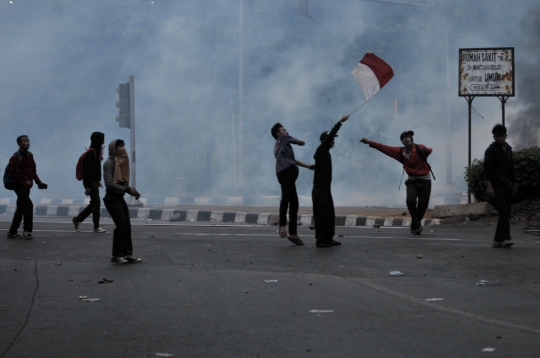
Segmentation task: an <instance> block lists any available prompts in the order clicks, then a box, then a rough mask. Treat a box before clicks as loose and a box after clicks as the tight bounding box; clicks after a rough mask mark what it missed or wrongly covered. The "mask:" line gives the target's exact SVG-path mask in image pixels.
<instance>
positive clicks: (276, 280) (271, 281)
mask: <svg viewBox="0 0 540 358" xmlns="http://www.w3.org/2000/svg"><path fill="white" fill-rule="evenodd" d="M264 282H277V280H264Z"/></svg>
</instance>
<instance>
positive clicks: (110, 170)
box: [103, 139, 131, 195]
mask: <svg viewBox="0 0 540 358" xmlns="http://www.w3.org/2000/svg"><path fill="white" fill-rule="evenodd" d="M117 140H118V139H114V140H113V141H112V142H111V143H109V157H108V158H107V160H106V161H105V163H104V164H103V180H104V181H105V189H106V191H107V193H110V194H117V195H118V194H120V195H124V194H125V193H129V192H130V191H131V187H130V186H129V185H128V183H113V177H114V168H115V167H116V161H115V160H114V156H115V153H116V141H117Z"/></svg>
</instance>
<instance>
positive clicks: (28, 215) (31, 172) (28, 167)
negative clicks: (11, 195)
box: [7, 135, 47, 240]
mask: <svg viewBox="0 0 540 358" xmlns="http://www.w3.org/2000/svg"><path fill="white" fill-rule="evenodd" d="M17 144H18V145H19V150H18V152H16V153H14V154H13V156H12V157H11V159H10V160H9V171H10V174H11V177H12V183H13V190H14V191H15V194H17V209H16V210H15V214H13V221H12V222H11V227H10V228H9V231H8V233H7V237H8V239H20V238H21V235H19V234H17V230H18V229H19V226H20V225H21V221H22V219H23V217H24V224H23V235H22V238H24V239H26V240H30V239H33V236H32V230H33V224H34V223H33V221H34V217H33V215H34V204H33V203H32V200H30V188H32V186H33V185H34V181H35V182H36V184H37V186H38V189H47V184H45V183H43V182H42V181H41V179H39V177H38V175H37V172H36V163H35V162H34V156H33V155H32V153H30V151H29V150H28V149H30V139H28V136H26V135H21V136H19V137H17Z"/></svg>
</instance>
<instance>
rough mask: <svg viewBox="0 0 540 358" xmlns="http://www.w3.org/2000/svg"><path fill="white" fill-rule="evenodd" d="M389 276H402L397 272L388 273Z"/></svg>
mask: <svg viewBox="0 0 540 358" xmlns="http://www.w3.org/2000/svg"><path fill="white" fill-rule="evenodd" d="M390 276H403V274H402V273H401V272H399V271H390Z"/></svg>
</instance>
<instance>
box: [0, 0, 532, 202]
mask: <svg viewBox="0 0 540 358" xmlns="http://www.w3.org/2000/svg"><path fill="white" fill-rule="evenodd" d="M296 3H297V1H296V0H272V1H270V0H244V1H243V4H244V8H243V21H244V26H243V39H244V42H243V46H244V56H243V63H244V67H243V77H244V94H243V95H244V96H243V103H244V112H243V133H242V132H240V130H239V128H238V117H239V113H238V89H239V86H238V81H239V71H238V67H239V1H237V0H235V1H232V0H213V1H210V0H209V1H196V0H177V1H172V0H170V1H159V0H156V1H154V3H153V4H151V3H150V1H142V0H110V1H101V0H86V1H76V0H69V1H68V0H49V1H39V2H38V1H25V0H19V1H17V0H13V2H12V3H10V2H9V1H4V0H2V1H1V2H0V45H1V46H2V51H1V52H0V65H1V68H2V71H1V72H0V84H1V85H0V125H1V126H2V131H1V141H0V163H2V162H3V163H7V160H8V158H9V156H11V155H12V154H13V152H14V151H15V150H16V149H17V145H16V143H15V138H16V137H17V136H18V135H20V134H28V135H29V136H30V140H31V151H32V152H33V153H34V156H35V159H36V162H37V165H38V174H39V175H40V177H41V179H42V180H43V181H45V182H47V183H48V184H49V190H48V192H47V195H48V196H47V195H45V196H46V197H51V196H55V197H72V196H74V195H79V196H80V195H81V194H82V184H81V183H80V182H78V181H77V180H76V179H75V175H74V172H75V164H76V161H77V159H78V157H79V155H80V154H81V153H82V152H83V151H84V149H85V147H87V146H88V145H89V144H90V143H89V137H90V134H91V133H92V132H93V131H102V132H104V133H105V136H106V143H108V142H109V141H110V140H112V139H115V138H122V139H124V140H125V141H126V143H129V130H128V129H125V128H119V127H118V123H117V122H116V121H115V117H116V115H117V114H118V108H117V107H116V106H115V103H116V100H117V98H118V97H117V93H116V91H115V88H116V86H117V85H118V84H119V83H125V82H127V81H128V80H129V75H134V76H135V96H136V99H135V111H136V112H135V113H136V136H137V137H136V138H137V187H138V189H139V191H140V192H141V193H146V195H158V194H159V195H172V194H173V193H174V189H175V178H177V177H183V178H185V180H186V190H187V191H188V192H191V193H194V194H203V193H205V192H206V193H207V194H214V195H219V194H224V195H227V194H233V193H234V192H235V185H234V158H235V156H234V155H233V146H235V147H236V148H238V140H239V138H240V137H242V138H243V141H244V147H243V160H244V173H243V177H244V186H243V187H241V188H239V192H240V193H256V194H263V195H276V194H278V193H279V186H278V184H277V180H276V177H275V172H274V165H275V160H274V157H273V152H272V150H273V145H274V140H273V138H272V137H271V136H270V128H271V126H272V125H273V124H274V123H275V122H281V123H282V124H283V125H284V126H285V128H287V129H288V130H289V132H290V134H291V135H293V136H296V137H298V138H301V139H303V140H305V141H306V142H307V144H306V146H305V147H295V153H296V156H297V158H298V159H300V160H302V161H304V162H312V156H313V153H314V151H315V149H316V147H317V145H318V144H319V141H318V137H319V135H320V133H321V132H322V131H323V130H330V128H331V127H332V126H333V125H334V124H335V122H336V121H337V120H338V119H339V118H340V117H341V116H342V115H344V114H348V113H351V112H352V111H353V110H354V109H355V108H356V107H357V106H358V105H360V104H361V103H362V102H363V93H362V90H361V89H360V87H359V85H358V83H356V81H355V80H354V79H353V78H352V77H351V76H350V72H351V71H352V70H353V69H354V67H355V66H356V63H357V62H358V61H359V60H360V59H361V57H362V56H363V55H364V54H365V53H366V52H374V53H375V54H376V55H378V56H379V57H381V58H383V59H385V60H386V61H387V62H388V63H389V64H390V65H391V66H392V67H393V69H394V73H395V77H394V78H393V79H392V80H391V81H390V82H389V83H388V84H387V86H386V87H385V88H383V89H382V90H381V91H380V92H379V93H378V94H376V95H375V97H373V98H372V99H371V100H370V102H368V103H367V104H366V105H365V106H364V107H363V108H362V109H360V110H359V111H358V112H357V113H355V114H354V115H353V116H352V117H351V119H350V120H349V121H348V122H347V123H345V124H344V125H343V127H342V129H341V130H340V133H339V134H340V137H339V138H338V139H337V140H336V146H335V148H334V149H333V150H332V152H331V153H332V156H333V158H334V183H333V188H334V191H335V192H336V195H337V196H338V197H339V196H350V194H351V193H356V194H358V193H373V192H384V193H388V192H396V191H397V186H398V184H399V178H400V176H401V170H402V169H401V165H400V164H399V163H397V162H396V161H393V160H391V159H388V158H386V157H384V156H383V155H382V154H381V153H379V152H377V151H375V150H373V149H370V148H368V147H367V146H365V145H362V144H360V143H359V139H360V138H362V137H367V138H369V139H372V140H376V141H381V142H384V143H386V144H390V145H395V146H399V145H400V142H399V134H400V133H401V132H402V131H405V130H409V129H412V130H414V131H415V132H416V135H415V140H416V142H418V143H423V144H426V145H428V146H430V147H432V148H433V150H434V152H433V155H432V157H430V163H431V165H432V167H433V170H434V172H435V174H436V176H437V180H436V181H435V182H434V189H433V190H434V193H436V192H437V191H438V190H441V189H442V188H444V187H445V185H446V181H445V176H446V170H447V169H446V139H447V138H448V136H449V135H450V133H451V135H452V138H453V141H452V167H451V169H452V171H451V173H452V177H451V178H452V182H453V183H454V187H455V188H456V189H457V190H460V191H465V190H466V185H465V182H464V180H463V171H464V167H465V166H466V165H467V135H468V134H467V103H466V101H465V100H464V99H463V98H459V97H458V95H457V94H458V91H457V71H458V50H459V48H472V47H515V56H516V64H515V67H516V77H517V78H516V81H517V82H516V97H514V98H510V99H509V100H508V103H507V107H506V112H507V117H506V119H507V124H508V125H509V127H510V137H509V142H510V144H512V145H514V146H515V147H518V148H519V147H524V146H531V145H538V128H539V114H538V110H539V109H540V108H539V107H538V103H539V102H538V101H537V100H536V99H535V98H534V95H536V94H537V93H538V91H539V88H538V86H539V85H538V82H537V81H534V80H533V78H538V75H539V72H540V70H539V68H540V63H539V60H538V58H539V55H540V52H539V50H538V49H539V48H540V39H539V34H540V22H539V20H538V19H539V18H540V5H539V3H538V1H536V0H534V1H533V0H520V1H514V2H509V1H503V0H490V1H488V0H477V1H472V0H468V1H467V0H457V1H456V0H440V1H435V0H418V1H416V2H414V4H417V5H428V6H432V7H433V9H434V11H431V10H430V9H428V8H426V7H421V6H403V5H395V4H382V3H374V2H367V1H358V0H341V1H328V0H327V1H323V0H312V17H311V18H307V17H303V16H300V15H298V14H297V13H296V12H295V11H294V10H293V6H294V5H295V4H296ZM443 21H444V22H446V24H447V26H448V27H447V28H448V36H449V59H448V60H449V63H450V121H451V126H450V128H449V126H448V123H447V118H446V64H447V56H446V44H445V33H444V28H443V26H442V22H443ZM533 73H534V74H535V75H534V76H532V75H531V74H533ZM230 98H231V99H232V104H233V108H232V109H231V108H230V106H229V99H230ZM396 103H397V106H396ZM473 106H474V109H475V113H474V114H473V118H472V119H473V139H474V143H473V146H472V153H473V158H482V156H483V152H484V150H485V148H487V146H488V145H489V143H490V142H491V141H492V139H491V134H490V130H491V127H492V126H493V125H494V124H495V123H498V122H500V121H501V108H500V102H499V100H498V99H497V98H477V99H475V100H474V102H473ZM396 108H397V111H396ZM231 120H233V121H234V127H233V125H232V124H231ZM514 128H515V130H514V132H512V130H513V129H514ZM517 133H519V136H518V135H516V134H517ZM233 136H234V139H235V141H233ZM235 142H236V143H235ZM3 165H5V164H3ZM2 169H3V168H2ZM312 178H313V176H312V173H311V172H309V171H306V170H302V171H301V174H300V178H299V181H298V188H299V192H300V194H301V195H309V192H310V190H311V182H312ZM11 194H12V193H7V192H6V191H3V192H2V193H0V197H6V196H10V195H11ZM42 194H43V193H37V190H36V191H34V193H33V195H34V196H39V195H42ZM401 194H403V190H402V192H401V193H400V194H399V195H401ZM403 195H404V194H403ZM143 196H145V195H143Z"/></svg>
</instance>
